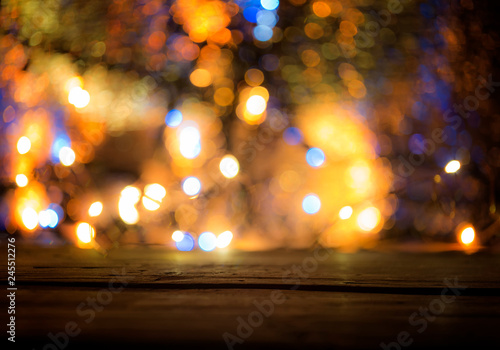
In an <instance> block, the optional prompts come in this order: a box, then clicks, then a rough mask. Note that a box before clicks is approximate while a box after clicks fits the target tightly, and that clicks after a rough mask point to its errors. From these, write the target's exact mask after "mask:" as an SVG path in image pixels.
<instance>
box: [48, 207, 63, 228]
mask: <svg viewBox="0 0 500 350" xmlns="http://www.w3.org/2000/svg"><path fill="white" fill-rule="evenodd" d="M45 213H47V214H48V217H49V225H48V226H49V227H50V228H55V227H56V226H57V224H58V223H59V215H58V214H57V212H56V211H55V210H53V209H47V210H46V211H45ZM61 217H62V215H61Z"/></svg>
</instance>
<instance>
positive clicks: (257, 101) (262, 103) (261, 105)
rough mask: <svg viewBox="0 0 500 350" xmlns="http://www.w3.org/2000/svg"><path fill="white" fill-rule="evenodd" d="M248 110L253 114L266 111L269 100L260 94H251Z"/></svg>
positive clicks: (247, 104) (247, 105)
mask: <svg viewBox="0 0 500 350" xmlns="http://www.w3.org/2000/svg"><path fill="white" fill-rule="evenodd" d="M246 107H247V111H248V112H249V113H250V114H253V115H259V114H262V113H264V111H265V110H266V107H267V102H266V100H265V99H264V97H262V96H259V95H253V96H250V98H249V99H248V100H247V103H246Z"/></svg>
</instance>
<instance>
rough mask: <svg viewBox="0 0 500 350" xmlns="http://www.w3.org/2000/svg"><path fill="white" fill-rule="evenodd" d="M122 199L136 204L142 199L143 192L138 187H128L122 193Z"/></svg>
mask: <svg viewBox="0 0 500 350" xmlns="http://www.w3.org/2000/svg"><path fill="white" fill-rule="evenodd" d="M120 197H121V199H124V200H126V201H127V202H129V203H130V204H136V203H137V202H139V199H140V198H141V191H140V190H139V189H138V188H137V187H134V186H127V187H125V188H124V189H123V190H122V192H121V193H120Z"/></svg>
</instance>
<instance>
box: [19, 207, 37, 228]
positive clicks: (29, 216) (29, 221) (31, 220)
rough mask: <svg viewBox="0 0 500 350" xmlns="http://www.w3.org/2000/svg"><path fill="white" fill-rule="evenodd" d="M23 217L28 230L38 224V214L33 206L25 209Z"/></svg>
mask: <svg viewBox="0 0 500 350" xmlns="http://www.w3.org/2000/svg"><path fill="white" fill-rule="evenodd" d="M21 218H22V220H23V225H24V226H25V227H26V228H27V229H28V230H33V229H34V228H35V227H37V225H38V214H37V213H36V211H35V209H33V208H26V209H24V210H23V214H22V216H21Z"/></svg>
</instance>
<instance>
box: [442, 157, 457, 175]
mask: <svg viewBox="0 0 500 350" xmlns="http://www.w3.org/2000/svg"><path fill="white" fill-rule="evenodd" d="M459 169H460V162H459V161H458V160H452V161H451V162H449V163H448V164H446V166H445V167H444V171H446V172H447V173H448V174H453V173H456V172H457V171H458V170H459Z"/></svg>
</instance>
